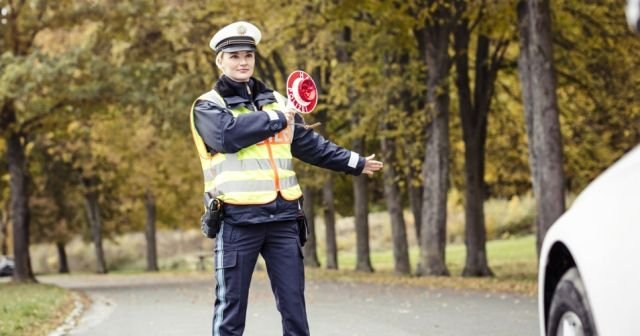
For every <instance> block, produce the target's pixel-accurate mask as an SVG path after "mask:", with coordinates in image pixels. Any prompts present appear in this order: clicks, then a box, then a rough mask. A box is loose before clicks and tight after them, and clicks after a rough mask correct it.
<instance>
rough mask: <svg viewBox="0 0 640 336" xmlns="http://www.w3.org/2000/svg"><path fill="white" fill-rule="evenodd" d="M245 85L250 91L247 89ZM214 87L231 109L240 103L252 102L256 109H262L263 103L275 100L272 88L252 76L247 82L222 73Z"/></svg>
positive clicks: (248, 103) (245, 104)
mask: <svg viewBox="0 0 640 336" xmlns="http://www.w3.org/2000/svg"><path fill="white" fill-rule="evenodd" d="M247 86H248V87H249V89H250V90H251V93H249V91H248V90H247ZM214 89H215V90H216V91H217V92H218V93H219V94H220V95H221V96H222V98H224V101H225V103H226V104H227V107H229V108H231V109H232V108H236V107H239V106H242V105H244V106H246V107H250V106H251V103H252V102H253V104H254V105H255V106H256V107H257V108H258V109H262V107H263V106H264V105H267V104H271V103H274V102H275V101H276V97H275V96H274V95H273V90H272V89H269V88H268V87H267V86H266V85H265V84H264V83H263V82H261V81H259V80H258V79H256V78H253V77H251V79H249V82H248V84H247V83H239V82H236V81H234V80H232V79H231V78H229V77H227V76H226V75H222V76H221V77H220V79H218V81H217V82H216V84H215V85H214Z"/></svg>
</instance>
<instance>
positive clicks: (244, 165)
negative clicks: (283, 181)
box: [204, 155, 293, 181]
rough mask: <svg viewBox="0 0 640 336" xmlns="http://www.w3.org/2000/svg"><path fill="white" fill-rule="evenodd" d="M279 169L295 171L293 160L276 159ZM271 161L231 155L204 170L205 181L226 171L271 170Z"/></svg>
mask: <svg viewBox="0 0 640 336" xmlns="http://www.w3.org/2000/svg"><path fill="white" fill-rule="evenodd" d="M274 161H275V162H276V165H277V166H278V169H282V170H291V171H292V170H293V160H291V159H274ZM271 169H273V168H272V167H271V160H269V159H246V160H238V158H237V157H236V156H235V155H229V156H227V157H226V158H225V160H224V161H222V162H220V163H218V164H216V165H214V166H213V167H211V169H206V170H204V178H205V181H211V180H213V179H214V178H215V177H216V176H218V175H220V174H221V173H222V172H225V171H244V170H271Z"/></svg>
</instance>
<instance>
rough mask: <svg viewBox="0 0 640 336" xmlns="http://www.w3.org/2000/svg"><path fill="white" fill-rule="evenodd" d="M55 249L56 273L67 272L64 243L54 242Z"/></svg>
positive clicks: (67, 264)
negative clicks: (56, 255) (56, 258)
mask: <svg viewBox="0 0 640 336" xmlns="http://www.w3.org/2000/svg"><path fill="white" fill-rule="evenodd" d="M56 249H57V250H58V273H69V263H68V262H67V251H66V250H65V244H64V243H63V242H56Z"/></svg>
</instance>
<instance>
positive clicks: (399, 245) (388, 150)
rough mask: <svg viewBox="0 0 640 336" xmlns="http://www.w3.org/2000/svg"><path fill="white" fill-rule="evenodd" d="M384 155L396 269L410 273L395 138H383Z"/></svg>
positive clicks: (398, 272) (384, 173)
mask: <svg viewBox="0 0 640 336" xmlns="http://www.w3.org/2000/svg"><path fill="white" fill-rule="evenodd" d="M381 146H382V156H383V158H384V162H388V163H389V164H387V165H385V167H384V170H383V177H384V195H385V198H386V201H387V209H388V211H389V217H390V219H391V236H392V240H393V261H394V263H393V264H394V271H395V272H396V273H397V274H410V273H411V266H410V262H409V246H408V245H409V244H408V243H407V227H406V225H405V222H404V215H403V213H402V201H401V200H402V198H401V197H400V189H399V188H398V184H397V183H396V176H397V172H396V169H395V167H394V166H393V163H392V162H393V161H394V160H393V158H394V157H395V155H394V153H395V148H396V147H395V144H394V142H393V140H391V139H386V138H383V139H382V140H381Z"/></svg>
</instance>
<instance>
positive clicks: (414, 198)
mask: <svg viewBox="0 0 640 336" xmlns="http://www.w3.org/2000/svg"><path fill="white" fill-rule="evenodd" d="M409 169H410V170H409V175H407V193H408V197H409V206H410V207H411V214H412V215H413V223H414V226H415V228H414V229H415V234H416V241H417V242H418V244H420V229H421V228H422V226H421V225H420V224H422V194H423V189H422V183H420V185H417V182H416V179H418V178H419V176H418V174H419V172H418V171H415V170H414V169H413V168H409Z"/></svg>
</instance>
